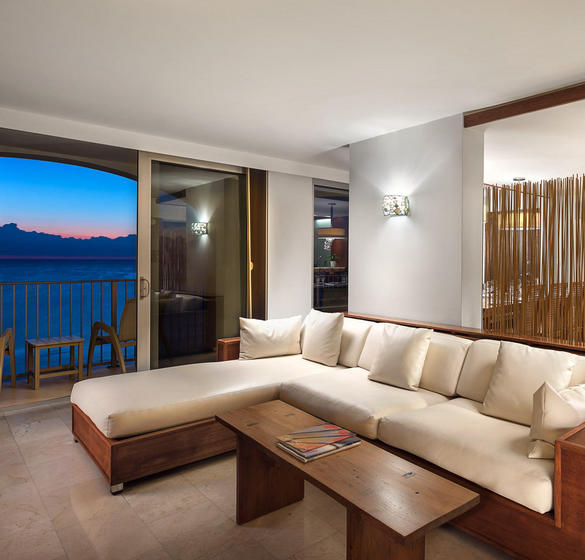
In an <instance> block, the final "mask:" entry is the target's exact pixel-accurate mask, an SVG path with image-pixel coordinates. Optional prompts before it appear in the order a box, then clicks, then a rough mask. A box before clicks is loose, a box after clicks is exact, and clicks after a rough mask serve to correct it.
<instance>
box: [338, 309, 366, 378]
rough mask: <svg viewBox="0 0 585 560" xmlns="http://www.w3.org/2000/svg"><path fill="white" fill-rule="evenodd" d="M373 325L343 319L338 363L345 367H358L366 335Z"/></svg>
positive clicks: (348, 318) (359, 320)
mask: <svg viewBox="0 0 585 560" xmlns="http://www.w3.org/2000/svg"><path fill="white" fill-rule="evenodd" d="M373 325H374V323H372V322H371V321H362V320H361V319H352V318H351V317H345V318H344V319H343V331H342V332H341V348H340V350H339V363H340V364H341V365H343V366H347V367H356V366H357V365H358V362H359V359H360V356H361V354H362V350H363V349H364V344H365V343H366V338H367V337H368V333H369V332H370V329H371V328H372V326H373Z"/></svg>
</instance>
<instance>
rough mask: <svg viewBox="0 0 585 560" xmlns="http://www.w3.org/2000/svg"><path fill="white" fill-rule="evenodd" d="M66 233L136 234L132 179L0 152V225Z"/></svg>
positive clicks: (87, 235)
mask: <svg viewBox="0 0 585 560" xmlns="http://www.w3.org/2000/svg"><path fill="white" fill-rule="evenodd" d="M10 222H14V223H16V224H18V227H19V228H20V229H22V230H25V231H37V232H44V233H52V234H56V235H62V236H65V237H80V238H86V237H94V236H98V235H103V236H106V237H119V236H124V235H128V234H131V233H136V182H135V181H133V180H131V179H126V178H125V177H120V176H119V175H114V174H113V173H106V172H104V171H97V170H95V169H90V168H88V167H81V166H78V165H69V164H63V163H54V162H49V161H40V160H32V159H23V158H9V157H0V225H3V224H6V223H10Z"/></svg>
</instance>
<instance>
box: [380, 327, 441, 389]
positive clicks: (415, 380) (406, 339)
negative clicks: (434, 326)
mask: <svg viewBox="0 0 585 560" xmlns="http://www.w3.org/2000/svg"><path fill="white" fill-rule="evenodd" d="M432 334H433V331H432V330H431V329H413V328H411V327H403V326H402V325H393V324H391V323H389V324H386V325H384V329H383V330H382V345H381V347H380V350H379V352H378V355H377V356H376V358H375V359H374V362H373V363H372V367H371V368H370V375H369V377H370V379H372V380H373V381H379V382H380V383H387V384H388V385H394V386H395V387H402V388H403V389H409V390H411V391H416V390H417V389H418V385H419V383H420V378H421V375H422V370H423V366H424V363H425V358H426V356H427V352H428V350H429V344H430V342H431V335H432Z"/></svg>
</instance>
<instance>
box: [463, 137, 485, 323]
mask: <svg viewBox="0 0 585 560" xmlns="http://www.w3.org/2000/svg"><path fill="white" fill-rule="evenodd" d="M483 168H484V131H483V130H478V129H473V128H466V129H465V130H464V131H463V196H462V200H463V204H462V211H463V218H462V222H461V228H462V239H461V325H463V326H464V327H475V328H478V329H479V328H481V313H482V305H481V292H482V289H481V287H482V281H483Z"/></svg>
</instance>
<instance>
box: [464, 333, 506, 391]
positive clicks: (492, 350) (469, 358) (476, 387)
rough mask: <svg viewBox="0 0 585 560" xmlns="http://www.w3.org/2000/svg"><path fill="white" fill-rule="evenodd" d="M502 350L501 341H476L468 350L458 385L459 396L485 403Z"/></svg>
mask: <svg viewBox="0 0 585 560" xmlns="http://www.w3.org/2000/svg"><path fill="white" fill-rule="evenodd" d="M499 350H500V341H499V340H490V339H487V338H486V339H480V340H474V341H473V342H472V343H471V346H470V347H469V350H467V355H466V356H465V362H463V367H462V368H461V375H460V376H459V382H458V383H457V394H458V395H460V396H461V397H465V398H466V399H471V400H472V401H479V402H483V399H485V395H486V393H487V390H488V387H489V384H490V381H491V379H492V375H493V373H494V366H495V365H496V360H497V359H498V351H499Z"/></svg>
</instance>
